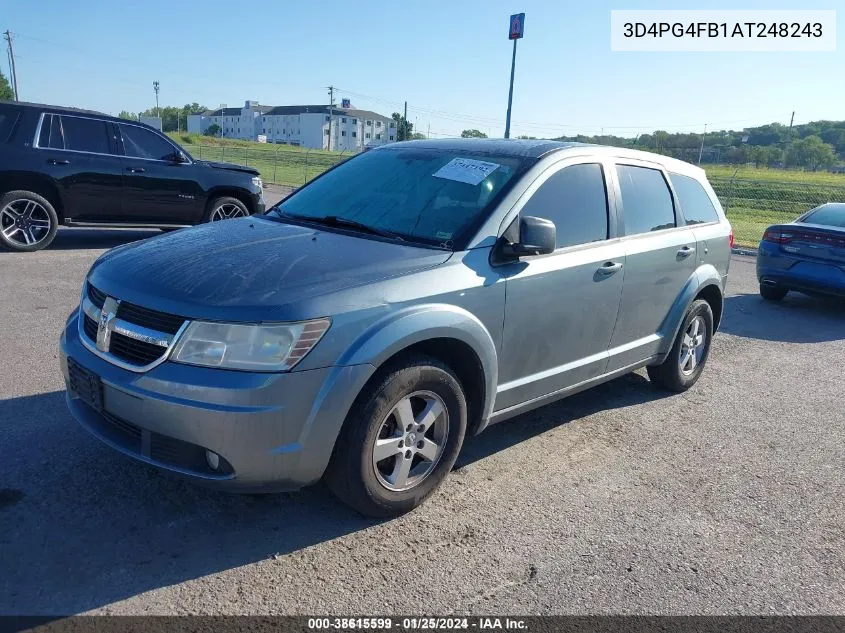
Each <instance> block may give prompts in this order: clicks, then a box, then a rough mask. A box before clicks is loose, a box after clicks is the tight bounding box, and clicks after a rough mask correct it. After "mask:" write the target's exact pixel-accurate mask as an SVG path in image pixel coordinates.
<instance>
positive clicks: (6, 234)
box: [0, 191, 59, 252]
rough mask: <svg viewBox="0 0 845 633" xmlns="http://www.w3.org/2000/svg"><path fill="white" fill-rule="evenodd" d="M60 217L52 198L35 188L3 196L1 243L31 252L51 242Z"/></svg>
mask: <svg viewBox="0 0 845 633" xmlns="http://www.w3.org/2000/svg"><path fill="white" fill-rule="evenodd" d="M58 229H59V218H58V215H57V214H56V210H55V209H54V208H53V205H52V204H50V201H49V200H47V199H46V198H44V197H43V196H40V195H38V194H37V193H34V192H32V191H9V192H8V193H5V194H3V195H2V196H0V242H2V243H3V245H5V246H6V247H7V248H9V249H11V250H13V251H20V252H32V251H38V250H41V249H42V248H45V247H46V246H49V245H50V242H52V241H53V238H55V237H56V231H57V230H58Z"/></svg>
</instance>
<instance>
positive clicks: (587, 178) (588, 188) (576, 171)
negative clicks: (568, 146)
mask: <svg viewBox="0 0 845 633" xmlns="http://www.w3.org/2000/svg"><path fill="white" fill-rule="evenodd" d="M520 213H521V215H533V216H536V217H539V218H545V219H547V220H551V221H552V222H554V224H555V230H556V233H557V247H558V248H564V247H566V246H575V245H577V244H586V243H588V242H598V241H600V240H605V239H607V193H606V191H605V186H604V173H603V172H602V168H601V165H597V164H589V165H572V166H570V167H565V168H563V169H561V170H560V171H558V172H557V173H555V174H553V175H552V176H550V177H549V178H548V179H547V180H546V182H544V183H543V184H542V185H540V188H539V189H537V191H535V192H534V195H533V196H531V199H530V200H529V201H528V202H527V203H526V204H525V206H524V207H522V211H521V212H520Z"/></svg>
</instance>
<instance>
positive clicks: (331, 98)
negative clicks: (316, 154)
mask: <svg viewBox="0 0 845 633" xmlns="http://www.w3.org/2000/svg"><path fill="white" fill-rule="evenodd" d="M333 118H334V86H329V140H328V142H327V143H326V145H328V148H327V149H328V150H329V151H332V119H333Z"/></svg>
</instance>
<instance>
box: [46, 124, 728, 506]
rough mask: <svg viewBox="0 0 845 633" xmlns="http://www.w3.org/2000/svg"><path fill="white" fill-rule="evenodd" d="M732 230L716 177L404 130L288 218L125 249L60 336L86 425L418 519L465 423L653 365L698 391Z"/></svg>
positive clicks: (103, 261)
mask: <svg viewBox="0 0 845 633" xmlns="http://www.w3.org/2000/svg"><path fill="white" fill-rule="evenodd" d="M731 242H732V233H731V227H730V225H729V224H728V222H727V221H726V220H725V216H724V213H723V212H722V209H721V207H720V205H719V201H718V200H717V198H716V196H715V194H714V193H713V189H712V188H711V187H710V185H709V184H708V183H707V180H706V178H705V176H704V172H703V171H702V170H701V169H699V168H697V167H694V166H692V165H689V164H686V163H683V162H679V161H677V160H673V159H670V158H666V157H663V156H657V155H654V154H646V153H642V152H637V151H630V150H623V149H618V148H613V147H597V146H590V145H580V144H573V143H557V142H549V141H499V140H479V139H465V140H454V141H418V142H410V143H395V144H392V145H388V146H385V147H382V148H379V149H375V150H372V151H368V152H366V153H364V154H361V155H359V156H357V157H355V158H352V159H351V160H348V161H346V162H344V163H342V164H340V165H339V166H337V167H335V168H333V169H331V170H329V171H328V172H326V173H325V174H323V175H322V176H320V177H319V178H317V179H316V180H314V181H313V182H311V183H309V184H308V185H307V186H305V187H303V188H302V189H300V190H299V191H297V192H296V193H294V194H293V195H291V196H289V197H288V198H287V199H285V200H283V201H282V202H280V203H279V204H278V205H276V206H275V207H273V208H272V209H270V210H269V211H268V212H267V213H266V214H265V215H262V216H253V217H247V218H241V219H236V220H227V221H224V222H219V223H214V224H210V225H205V226H201V227H197V228H191V229H184V230H181V231H177V232H174V233H170V234H166V235H162V236H159V237H154V238H152V239H148V240H145V241H143V242H138V243H135V244H129V245H125V246H121V247H118V248H115V249H113V250H111V251H109V252H108V253H106V254H105V255H103V256H102V257H101V258H100V259H98V260H97V261H96V262H95V263H94V265H93V266H92V267H91V270H90V272H89V273H88V276H87V279H86V281H85V284H84V287H83V289H82V297H81V303H80V306H79V308H78V310H77V311H76V312H74V314H72V315H71V317H70V318H69V319H68V322H67V326H66V328H65V331H64V333H63V334H62V337H61V367H62V371H63V372H64V376H65V380H66V383H67V403H68V406H69V407H70V410H71V412H72V413H73V415H74V417H75V418H76V419H77V420H78V421H79V422H80V423H81V424H82V425H83V426H85V427H86V428H87V429H88V430H89V431H91V432H92V433H93V434H94V435H96V436H97V437H99V438H100V439H102V440H103V441H105V442H106V443H107V444H109V445H110V446H112V447H113V448H115V449H117V450H119V451H121V452H123V453H126V454H128V455H130V456H132V457H134V458H135V459H138V460H140V461H143V462H147V463H149V464H152V465H154V466H157V467H159V468H162V469H165V470H168V471H172V472H175V473H180V474H182V475H185V476H187V477H190V478H192V479H194V480H196V481H200V482H204V483H207V484H210V485H215V486H218V487H221V488H224V487H225V488H229V489H232V490H238V491H250V492H257V491H273V490H290V489H296V488H300V487H302V486H306V485H308V484H312V483H314V482H316V481H318V480H320V479H321V478H324V479H325V480H326V481H327V483H328V485H329V486H330V488H331V489H332V490H333V491H334V493H335V494H336V495H337V496H338V497H340V498H341V499H342V500H343V501H345V502H347V503H348V504H350V505H351V506H352V507H354V508H356V509H357V510H359V511H360V512H362V513H365V514H368V515H375V516H386V515H393V514H398V513H401V512H405V511H408V510H410V509H411V508H413V507H415V506H417V505H418V504H420V503H421V502H422V501H423V500H424V499H425V498H426V497H428V496H429V495H430V494H431V493H432V492H433V491H434V490H435V489H436V488H437V486H438V485H439V484H440V483H441V482H442V481H443V479H444V477H445V476H446V474H447V473H448V472H449V470H450V469H451V468H452V466H453V464H454V462H455V459H456V458H457V455H458V452H459V451H460V449H461V445H462V443H463V441H464V438H465V436H466V435H468V434H476V433H479V432H481V431H483V430H484V429H485V428H487V426H489V425H490V424H494V423H497V422H501V421H503V420H505V419H507V418H510V417H513V416H515V415H518V414H520V413H523V412H525V411H528V410H529V409H533V408H535V407H539V406H541V405H543V404H546V403H548V402H551V401H553V400H556V399H558V398H562V397H564V396H567V395H570V394H572V393H575V392H578V391H582V390H584V389H587V388H588V387H591V386H593V385H596V384H598V383H601V382H604V381H607V380H610V379H612V378H615V377H617V376H620V375H622V374H625V373H627V372H631V371H634V370H635V369H638V368H641V367H646V368H647V370H648V374H649V376H650V378H651V380H652V381H653V382H655V383H657V384H659V385H660V386H661V387H664V388H667V389H670V390H673V391H683V390H685V389H688V388H689V387H690V386H692V385H693V384H694V383H695V382H696V380H698V377H699V376H700V375H701V371H702V369H703V368H704V365H705V363H706V361H707V354H708V350H709V348H710V342H711V339H712V336H713V332H714V331H715V330H716V328H717V327H718V325H719V319H720V317H721V314H722V296H723V294H724V290H725V283H726V280H727V274H728V265H729V261H730V252H731Z"/></svg>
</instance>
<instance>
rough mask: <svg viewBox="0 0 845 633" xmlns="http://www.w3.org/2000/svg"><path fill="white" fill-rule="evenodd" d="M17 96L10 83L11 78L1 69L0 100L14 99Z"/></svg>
mask: <svg viewBox="0 0 845 633" xmlns="http://www.w3.org/2000/svg"><path fill="white" fill-rule="evenodd" d="M14 98H15V93H14V92H13V91H12V87H11V86H10V85H9V80H8V79H6V75H4V74H3V71H2V70H0V101H12V100H13V99H14Z"/></svg>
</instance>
